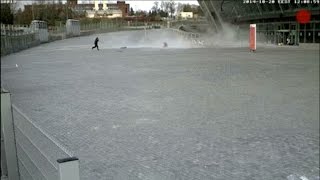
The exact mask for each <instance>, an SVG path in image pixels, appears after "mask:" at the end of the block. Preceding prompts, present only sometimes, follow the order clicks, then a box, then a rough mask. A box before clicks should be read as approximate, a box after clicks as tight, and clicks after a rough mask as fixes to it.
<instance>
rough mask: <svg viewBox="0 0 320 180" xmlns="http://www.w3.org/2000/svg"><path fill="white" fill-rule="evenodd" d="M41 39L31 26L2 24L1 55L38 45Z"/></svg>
mask: <svg viewBox="0 0 320 180" xmlns="http://www.w3.org/2000/svg"><path fill="white" fill-rule="evenodd" d="M39 44H40V41H39V40H37V39H36V34H35V33H33V32H31V31H30V28H29V26H17V25H4V24H1V56H2V55H6V54H11V53H14V52H18V51H21V50H23V49H27V48H30V47H33V46H36V45H39Z"/></svg>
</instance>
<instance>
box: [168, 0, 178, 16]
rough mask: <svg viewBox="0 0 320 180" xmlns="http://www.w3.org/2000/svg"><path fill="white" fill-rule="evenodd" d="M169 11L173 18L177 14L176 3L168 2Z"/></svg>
mask: <svg viewBox="0 0 320 180" xmlns="http://www.w3.org/2000/svg"><path fill="white" fill-rule="evenodd" d="M168 10H169V12H170V15H171V18H172V17H173V14H174V13H175V12H176V3H175V2H174V1H173V0H171V1H170V2H168Z"/></svg>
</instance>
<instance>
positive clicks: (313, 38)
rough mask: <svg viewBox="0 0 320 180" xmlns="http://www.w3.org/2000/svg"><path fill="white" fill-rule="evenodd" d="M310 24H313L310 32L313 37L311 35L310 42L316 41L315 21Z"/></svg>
mask: <svg viewBox="0 0 320 180" xmlns="http://www.w3.org/2000/svg"><path fill="white" fill-rule="evenodd" d="M312 25H313V32H312V35H313V37H312V43H316V23H315V22H314V23H312Z"/></svg>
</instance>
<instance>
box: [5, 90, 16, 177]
mask: <svg viewBox="0 0 320 180" xmlns="http://www.w3.org/2000/svg"><path fill="white" fill-rule="evenodd" d="M1 130H2V131H3V142H4V150H5V156H6V160H7V170H8V179H9V180H19V179H20V178H19V170H18V161H17V150H16V139H15V134H14V124H13V117H12V109H11V99H10V93H9V92H1Z"/></svg>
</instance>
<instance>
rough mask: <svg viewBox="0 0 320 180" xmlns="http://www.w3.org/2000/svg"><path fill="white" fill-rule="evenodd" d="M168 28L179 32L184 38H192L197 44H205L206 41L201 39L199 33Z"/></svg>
mask: <svg viewBox="0 0 320 180" xmlns="http://www.w3.org/2000/svg"><path fill="white" fill-rule="evenodd" d="M167 30H168V31H171V32H175V33H177V34H178V35H180V36H181V37H182V38H184V39H188V40H190V41H191V42H192V44H193V45H195V46H204V41H203V40H201V35H200V34H199V33H192V32H186V31H181V30H179V29H174V28H167Z"/></svg>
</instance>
